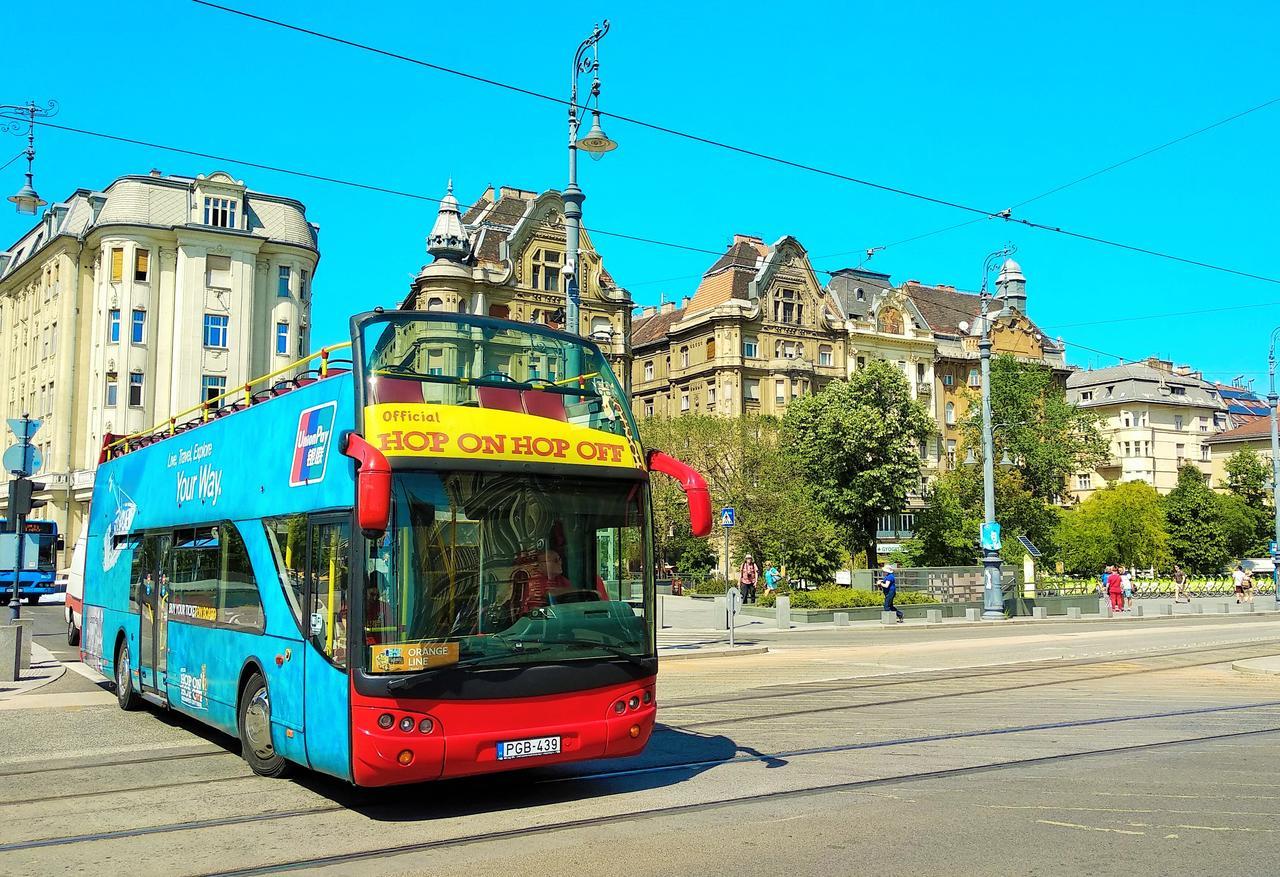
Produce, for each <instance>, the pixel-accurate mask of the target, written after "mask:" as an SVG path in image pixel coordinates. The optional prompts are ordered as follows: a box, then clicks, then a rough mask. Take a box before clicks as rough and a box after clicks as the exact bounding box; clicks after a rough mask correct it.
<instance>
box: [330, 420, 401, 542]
mask: <svg viewBox="0 0 1280 877" xmlns="http://www.w3.org/2000/svg"><path fill="white" fill-rule="evenodd" d="M340 449H341V451H342V453H343V454H344V455H346V456H348V457H350V458H351V459H353V460H355V461H356V523H357V524H358V525H359V527H360V532H362V533H364V535H365V536H366V537H367V538H370V539H377V538H379V537H381V536H382V534H384V533H386V532H387V524H388V522H389V521H390V520H391V464H390V463H388V462H387V458H386V457H385V456H384V455H383V453H382V451H380V450H378V449H377V448H375V447H374V446H373V445H371V444H369V443H368V442H367V441H365V440H364V439H363V438H361V437H360V436H359V435H357V434H356V433H354V432H346V433H343V435H342V444H341V446H340Z"/></svg>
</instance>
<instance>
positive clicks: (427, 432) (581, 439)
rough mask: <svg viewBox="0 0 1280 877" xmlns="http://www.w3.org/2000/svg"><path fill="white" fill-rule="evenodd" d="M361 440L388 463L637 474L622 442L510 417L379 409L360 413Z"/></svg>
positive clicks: (450, 409)
mask: <svg viewBox="0 0 1280 877" xmlns="http://www.w3.org/2000/svg"><path fill="white" fill-rule="evenodd" d="M364 433H365V435H364V437H365V440H366V441H368V442H369V443H370V444H372V445H373V446H374V447H375V448H377V449H378V450H380V451H382V453H383V454H385V455H386V456H388V457H436V458H442V459H456V460H507V461H511V462H521V463H568V464H573V465H579V466H609V467H613V468H620V469H635V468H639V466H640V461H638V460H637V459H636V458H635V454H633V453H632V451H631V445H630V443H629V442H628V441H627V440H626V438H625V437H624V436H619V435H612V434H610V433H607V432H602V431H601V430H597V429H591V428H590V427H586V426H578V425H577V424H573V423H565V422H562V421H559V420H554V419H552V418H549V417H536V416H533V415H529V414H520V413H517V412H514V411H501V410H487V409H483V408H470V407H466V408H464V407H460V406H453V405H426V404H414V403H407V404H406V403H385V404H380V405H370V406H369V407H367V408H365V410H364Z"/></svg>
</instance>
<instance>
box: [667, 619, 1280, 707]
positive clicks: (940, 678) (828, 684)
mask: <svg viewBox="0 0 1280 877" xmlns="http://www.w3.org/2000/svg"><path fill="white" fill-rule="evenodd" d="M1197 645H1199V646H1201V647H1200V648H1172V649H1161V650H1159V651H1136V652H1114V653H1110V654H1106V655H1099V656H1096V657H1094V656H1091V657H1080V658H1046V659H1044V660H1040V661H1018V662H1014V663H1009V664H999V665H996V666H994V667H993V666H987V667H975V668H972V669H971V668H967V667H957V668H947V669H933V670H909V671H906V672H903V673H885V674H881V675H876V676H858V677H850V678H847V679H838V680H830V679H827V680H821V681H818V682H796V683H791V684H785V683H784V684H783V685H780V686H779V685H770V686H766V687H765V688H763V689H751V690H749V691H746V692H741V693H739V694H736V695H727V696H725V697H721V698H705V699H701V700H686V699H680V698H677V699H674V700H665V699H664V700H663V701H662V705H661V706H662V709H663V710H664V711H666V710H673V709H684V708H686V707H703V706H719V705H721V704H730V703H744V702H748V701H757V700H774V699H778V698H784V697H806V696H809V695H815V694H832V693H836V692H842V691H861V690H867V689H874V688H892V687H897V686H902V685H920V684H924V683H929V682H947V681H952V680H955V679H958V678H964V679H985V678H990V677H1000V676H1017V675H1021V674H1023V673H1035V672H1040V671H1044V670H1062V669H1069V668H1072V667H1088V666H1094V665H1097V664H1114V663H1119V662H1122V661H1123V662H1133V661H1140V660H1152V659H1156V658H1167V657H1175V658H1176V657H1180V656H1183V655H1198V654H1205V653H1213V652H1222V651H1226V650H1235V649H1263V650H1264V654H1262V655H1248V656H1231V657H1226V658H1222V659H1221V660H1218V661H1211V662H1209V663H1210V664H1218V663H1224V662H1226V661H1235V660H1241V659H1242V657H1265V656H1269V655H1273V654H1275V653H1276V652H1277V651H1280V640H1277V639H1276V638H1275V637H1258V638H1256V639H1251V640H1231V641H1223V642H1216V643H1199V644H1197ZM1192 666H1203V665H1200V664H1197V665H1192ZM1170 669H1177V668H1170ZM780 688H782V689H785V690H779V689H780Z"/></svg>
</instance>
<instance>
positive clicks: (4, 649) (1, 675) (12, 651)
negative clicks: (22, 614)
mask: <svg viewBox="0 0 1280 877" xmlns="http://www.w3.org/2000/svg"><path fill="white" fill-rule="evenodd" d="M23 633H25V631H24V630H23V628H22V626H21V625H18V624H4V625H0V682H17V681H18V679H19V678H21V676H22V670H21V669H20V668H21V667H22V634H23Z"/></svg>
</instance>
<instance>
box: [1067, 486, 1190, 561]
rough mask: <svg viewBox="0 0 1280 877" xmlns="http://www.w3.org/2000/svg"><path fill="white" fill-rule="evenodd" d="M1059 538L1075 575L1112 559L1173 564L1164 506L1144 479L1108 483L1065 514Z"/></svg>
mask: <svg viewBox="0 0 1280 877" xmlns="http://www.w3.org/2000/svg"><path fill="white" fill-rule="evenodd" d="M1055 541H1056V543H1057V551H1058V557H1059V559H1060V560H1061V561H1062V563H1063V566H1064V567H1065V568H1066V569H1067V570H1068V571H1070V572H1073V573H1080V574H1086V575H1088V574H1093V573H1098V572H1100V571H1101V570H1102V569H1103V568H1104V567H1106V566H1107V565H1108V564H1112V563H1123V564H1124V565H1125V566H1129V567H1138V568H1141V567H1163V566H1165V565H1166V564H1167V563H1168V562H1169V544H1168V543H1169V536H1168V533H1167V532H1166V530H1165V512H1164V506H1163V504H1162V502H1161V499H1160V495H1159V494H1158V493H1156V490H1155V488H1154V487H1152V486H1151V485H1149V484H1147V483H1146V482H1143V481H1125V482H1121V483H1119V484H1111V485H1108V486H1107V487H1104V488H1103V489H1102V490H1099V491H1096V492H1095V493H1094V494H1093V495H1092V496H1090V497H1089V498H1088V499H1087V500H1085V501H1084V502H1082V503H1080V505H1078V506H1076V507H1075V508H1073V509H1070V510H1069V511H1067V512H1065V513H1063V515H1062V518H1061V522H1060V523H1059V525H1058V527H1057V533H1056V535H1055Z"/></svg>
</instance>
